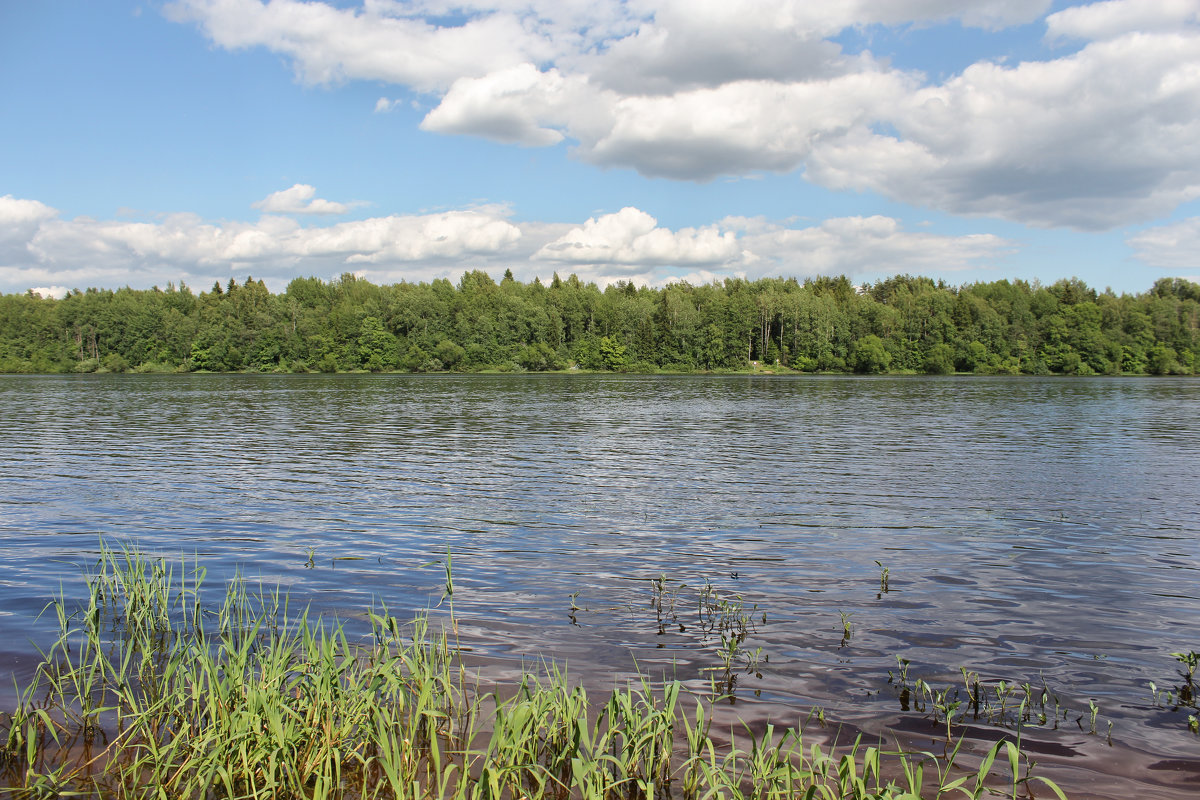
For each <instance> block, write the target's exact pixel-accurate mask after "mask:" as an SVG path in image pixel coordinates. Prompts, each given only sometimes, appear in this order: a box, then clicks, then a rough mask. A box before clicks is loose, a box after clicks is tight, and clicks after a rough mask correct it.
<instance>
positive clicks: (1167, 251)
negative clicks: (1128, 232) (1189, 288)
mask: <svg viewBox="0 0 1200 800" xmlns="http://www.w3.org/2000/svg"><path fill="white" fill-rule="evenodd" d="M1126 242H1127V243H1128V244H1129V246H1130V247H1132V248H1133V251H1134V256H1135V257H1136V258H1137V259H1138V260H1139V261H1141V262H1143V263H1145V264H1149V265H1150V266H1152V267H1167V268H1169V269H1197V268H1200V217H1192V218H1191V219H1185V220H1183V221H1182V222H1176V223H1174V224H1172V225H1163V226H1160V227H1156V228H1148V229H1146V230H1144V231H1142V232H1140V233H1137V234H1134V235H1132V236H1130V237H1129V238H1127V239H1126Z"/></svg>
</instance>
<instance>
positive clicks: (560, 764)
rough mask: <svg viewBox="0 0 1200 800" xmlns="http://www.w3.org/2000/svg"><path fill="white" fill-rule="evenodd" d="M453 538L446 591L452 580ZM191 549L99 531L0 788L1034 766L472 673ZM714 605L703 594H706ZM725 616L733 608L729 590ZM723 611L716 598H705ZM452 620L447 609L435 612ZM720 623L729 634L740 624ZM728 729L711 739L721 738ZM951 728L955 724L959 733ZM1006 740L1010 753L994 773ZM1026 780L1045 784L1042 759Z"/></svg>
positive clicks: (847, 780)
mask: <svg viewBox="0 0 1200 800" xmlns="http://www.w3.org/2000/svg"><path fill="white" fill-rule="evenodd" d="M450 570H451V567H450V560H449V557H448V558H447V561H446V592H445V595H444V597H443V599H447V598H449V599H451V600H452V599H453V581H452V576H451V572H450ZM203 581H204V570H203V569H202V568H201V567H199V566H198V565H195V564H193V565H191V566H189V565H187V564H186V563H181V564H179V565H175V566H172V565H170V564H168V563H167V562H165V561H161V560H158V559H151V558H147V557H145V556H144V555H142V554H140V553H139V552H138V551H136V550H123V551H119V552H118V551H113V550H110V549H107V548H105V549H103V552H102V555H101V558H100V560H99V563H98V564H97V566H96V568H95V569H93V570H92V571H91V572H90V573H89V574H88V575H87V586H88V595H87V601H86V602H85V603H83V604H82V605H81V606H80V607H78V608H68V605H67V603H66V602H65V600H62V599H60V601H59V602H57V603H55V604H54V610H55V613H56V614H57V616H58V621H59V625H60V636H59V639H58V641H57V642H56V643H55V645H54V646H52V647H51V648H50V649H49V650H48V651H47V652H45V653H44V654H43V660H42V663H41V665H40V666H39V668H38V669H37V672H36V675H35V677H34V678H33V679H32V680H31V682H30V683H29V684H28V685H26V686H25V687H23V688H21V689H20V692H19V698H18V701H17V703H16V707H15V708H14V709H13V711H11V712H9V713H5V714H0V742H2V743H3V747H2V749H0V790H2V791H5V792H7V793H8V794H9V795H11V796H14V797H28V798H50V797H85V798H101V797H103V798H197V799H199V798H229V799H231V800H232V799H234V798H237V799H239V800H240V799H243V798H244V799H245V800H260V798H261V799H262V800H265V799H266V798H305V799H306V800H309V799H311V800H323V799H324V798H355V799H356V800H357V798H366V799H371V798H431V799H432V798H437V799H438V800H442V799H443V798H462V800H503V798H512V800H518V799H519V798H534V797H537V798H554V799H556V800H566V799H567V798H580V799H581V800H609V799H611V800H640V799H643V798H644V799H645V800H657V799H658V798H668V797H679V798H684V799H685V800H707V799H708V798H729V800H738V799H740V798H764V799H765V798H785V797H800V796H803V797H809V798H830V800H832V798H864V799H865V798H877V799H879V800H886V799H887V798H893V799H895V800H899V799H900V798H920V797H941V796H944V795H946V794H947V793H954V794H961V795H964V796H967V797H972V798H976V797H980V796H981V795H982V794H983V793H984V792H985V791H987V790H989V788H990V789H997V788H998V782H1001V781H1002V782H1003V787H1004V793H1005V794H1009V795H1010V796H1012V797H1016V796H1018V792H1021V791H1024V787H1026V786H1027V785H1028V784H1030V783H1031V782H1032V781H1038V780H1041V779H1040V778H1036V777H1034V778H1031V777H1030V776H1029V775H1028V765H1027V763H1026V762H1025V761H1024V760H1023V759H1024V757H1023V755H1022V754H1021V753H1020V751H1019V748H1018V747H1017V746H1016V745H1015V744H1014V743H1012V742H1008V741H1002V742H1000V743H998V744H997V745H996V746H995V747H994V748H992V750H991V751H989V753H988V754H987V755H986V756H985V757H984V758H983V760H982V762H980V763H977V764H976V765H975V768H974V769H973V770H972V769H965V768H964V767H963V766H961V765H960V764H959V763H958V760H959V757H958V753H959V750H958V748H957V747H956V748H954V750H953V752H952V753H950V754H948V755H943V756H941V757H939V756H934V755H932V754H927V753H905V752H900V751H899V750H898V749H895V748H893V749H884V748H881V747H877V746H865V745H864V743H863V742H862V741H856V742H854V743H853V745H851V746H850V747H849V748H834V747H828V746H826V747H824V748H823V747H821V746H819V745H818V744H816V743H812V742H811V741H808V742H806V741H805V736H804V732H803V729H802V726H796V727H792V728H787V729H777V728H776V727H774V726H767V728H766V729H765V730H763V731H760V732H757V733H755V732H752V731H750V730H749V729H745V730H741V731H736V730H735V731H729V732H728V735H727V736H725V735H722V736H720V737H718V736H717V735H715V734H714V733H713V730H712V728H713V711H714V708H715V705H714V703H715V702H716V701H715V700H714V699H712V698H709V699H707V700H706V699H705V698H703V697H699V696H695V695H692V694H690V693H689V692H688V691H687V690H686V689H685V688H684V687H683V686H682V685H681V684H680V683H678V682H668V683H666V684H665V685H663V686H655V685H652V684H651V682H650V680H649V679H648V678H646V677H643V678H642V679H641V680H640V681H639V682H635V683H634V684H632V685H630V686H628V687H625V688H618V689H616V690H614V691H612V692H611V693H609V695H608V696H607V698H606V699H605V700H603V701H602V702H597V701H594V700H593V699H592V698H591V697H589V695H588V692H587V691H586V690H585V689H584V688H583V687H580V686H572V685H571V683H570V681H569V680H568V679H567V677H566V676H565V675H564V674H563V673H561V672H560V671H559V670H558V668H557V667H555V666H554V665H549V666H547V668H546V669H545V670H543V671H542V672H541V673H538V674H534V673H527V674H525V675H524V676H523V677H522V678H521V679H520V681H519V682H518V683H517V684H516V685H515V686H499V687H493V688H492V689H491V690H490V691H487V692H484V691H482V690H481V689H480V687H479V685H478V683H477V682H476V681H474V680H472V679H471V678H469V675H468V671H467V670H466V668H465V666H464V665H463V663H462V662H461V660H460V659H459V658H458V651H457V648H456V646H455V645H454V644H453V640H452V638H451V635H450V634H449V633H448V632H447V630H446V629H445V628H444V627H442V626H434V625H433V624H431V622H430V619H429V617H428V616H427V615H424V614H420V615H417V616H416V617H415V618H414V619H412V620H409V621H407V622H403V623H402V622H401V621H400V620H399V619H397V618H396V617H395V616H392V615H390V614H389V613H388V611H387V609H386V608H384V609H381V610H378V611H377V610H371V611H370V612H369V614H368V617H367V619H368V623H369V629H370V633H369V636H367V637H365V638H362V639H359V638H352V637H351V636H350V635H349V634H348V633H347V631H346V629H345V627H344V626H342V625H338V624H335V623H330V622H327V621H324V620H321V619H319V618H318V619H314V618H311V617H310V616H309V614H308V612H307V610H305V609H292V608H291V607H290V605H289V600H288V597H287V596H286V595H284V594H281V593H280V592H279V591H277V590H270V589H264V588H263V587H261V586H259V587H258V588H257V589H253V588H252V587H251V585H250V583H249V582H248V581H246V580H244V579H241V578H237V579H235V580H233V581H232V582H231V583H230V584H229V585H228V586H226V587H225V590H224V594H223V596H221V597H220V598H219V599H218V600H217V601H216V602H212V603H210V602H208V600H207V598H208V593H206V591H205V589H204V586H203ZM715 605H717V606H719V603H716V604H715ZM725 611H726V612H733V613H732V618H733V621H732V622H728V623H725V624H727V625H728V627H730V628H731V629H733V631H737V630H738V629H739V628H740V627H741V620H742V619H744V618H743V617H740V616H739V614H743V613H744V612H745V610H744V609H734V608H732V607H727V608H726V609H725ZM714 617H715V618H716V619H717V622H716V624H715V625H714V627H716V628H720V627H721V626H722V623H721V621H720V620H721V613H719V612H717V613H714ZM449 627H450V630H453V626H452V625H451V626H449ZM735 635H736V634H735ZM722 742H723V743H722ZM960 744H961V743H960ZM1002 754H1007V756H1008V758H1007V764H1008V775H1007V776H1005V775H1001V774H999V772H1001V771H1002V770H1001V771H998V774H997V775H996V776H994V777H993V776H992V772H993V771H994V770H993V768H994V766H995V762H996V761H997V757H998V756H1000V755H1002ZM1042 783H1043V784H1045V785H1046V786H1048V787H1050V789H1051V790H1052V791H1053V792H1054V794H1056V795H1057V796H1059V797H1062V796H1063V795H1062V792H1061V791H1060V790H1059V789H1058V787H1057V786H1054V785H1053V784H1052V783H1050V782H1049V781H1042Z"/></svg>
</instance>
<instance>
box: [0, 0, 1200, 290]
mask: <svg viewBox="0 0 1200 800" xmlns="http://www.w3.org/2000/svg"><path fill="white" fill-rule="evenodd" d="M474 269H482V270H484V271H486V272H488V273H489V274H491V275H493V276H494V277H499V276H500V275H502V274H503V272H504V270H505V269H511V270H512V272H513V274H514V275H515V276H516V277H517V278H518V279H520V280H523V281H530V280H532V279H533V278H535V277H540V278H542V279H543V280H548V279H549V278H550V277H551V276H552V275H553V274H554V273H556V272H557V273H558V274H560V275H562V276H566V275H568V274H571V273H575V274H577V275H579V276H580V277H581V278H583V279H585V280H592V281H596V282H598V283H600V284H601V285H607V284H609V283H612V282H615V281H632V282H634V283H636V284H639V285H642V284H649V285H653V286H661V285H664V284H666V283H669V282H672V281H679V280H686V281H688V282H691V283H693V284H699V283H707V282H709V281H713V280H718V281H719V280H723V279H724V278H727V277H734V276H736V277H745V278H749V279H756V278H759V277H764V276H785V277H792V276H794V277H796V278H799V279H804V278H808V277H814V276H818V275H846V276H849V277H850V279H851V280H852V281H853V282H854V283H856V284H860V283H866V282H874V281H878V280H881V279H884V278H887V277H889V276H892V275H897V274H909V275H924V276H928V277H930V278H934V279H935V280H945V281H946V282H947V283H949V284H951V285H956V286H957V285H963V284H967V283H973V282H977V281H993V280H1000V279H1010V280H1012V279H1022V280H1027V281H1034V280H1038V281H1041V282H1042V283H1044V284H1049V283H1052V282H1054V281H1057V280H1060V279H1062V278H1071V277H1077V278H1079V279H1081V280H1083V281H1085V282H1087V283H1088V284H1089V285H1091V286H1093V287H1094V288H1096V289H1098V290H1103V289H1105V288H1109V287H1111V288H1112V289H1113V290H1114V291H1116V292H1118V293H1121V292H1130V293H1137V292H1144V291H1146V290H1147V289H1148V288H1150V286H1151V285H1152V284H1153V283H1154V281H1155V280H1157V279H1159V278H1162V277H1179V278H1186V279H1189V280H1197V281H1200V0H1104V2H1092V3H1088V2H1080V3H1070V2H1058V1H1057V0H625V2H603V0H600V1H598V0H457V1H456V2H453V1H451V2H446V1H443V0H414V1H412V2H406V1H404V0H362V2H352V1H350V0H324V1H322V2H317V1H316V0H309V1H307V2H300V1H299V0H271V2H260V1H259V0H172V1H171V2H154V1H153V0H150V1H143V2H124V1H123V0H105V2H94V0H39V2H23V0H0V292H4V293H14V292H25V291H27V290H30V289H33V290H34V291H36V292H38V293H41V294H43V296H50V295H54V296H61V295H62V294H63V293H65V292H66V291H67V290H68V289H86V288H89V287H97V288H112V289H116V288H120V287H122V286H130V287H133V288H149V287H151V286H155V285H157V286H160V287H166V286H167V285H168V284H169V283H173V284H175V285H178V284H179V283H180V282H181V281H182V282H186V284H187V285H189V286H192V287H194V288H196V289H198V290H199V289H206V288H208V287H209V286H211V285H212V283H213V282H214V281H216V280H220V281H222V282H225V281H227V280H228V279H229V278H230V277H234V278H236V279H237V280H238V281H239V282H240V281H242V280H243V279H244V278H245V277H247V276H253V277H254V278H255V279H262V280H263V281H265V282H266V284H267V285H268V286H269V287H270V288H271V289H272V290H275V291H281V290H283V289H284V288H285V287H286V286H287V284H288V282H289V281H290V280H292V279H293V278H295V277H311V276H316V277H319V278H323V279H335V278H337V277H338V276H340V275H342V274H344V273H354V274H356V275H358V276H360V277H365V278H367V279H369V280H371V281H373V282H376V283H395V282H399V281H410V282H411V281H429V280H432V279H435V278H442V277H445V278H449V279H450V280H451V281H452V282H457V280H458V278H459V277H460V276H461V275H462V273H463V272H465V271H468V270H474Z"/></svg>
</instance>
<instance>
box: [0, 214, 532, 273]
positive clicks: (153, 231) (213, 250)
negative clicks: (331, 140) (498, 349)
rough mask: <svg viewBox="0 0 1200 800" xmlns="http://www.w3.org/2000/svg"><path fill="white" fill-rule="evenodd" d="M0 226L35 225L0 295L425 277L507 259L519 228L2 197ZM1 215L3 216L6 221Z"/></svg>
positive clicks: (471, 218)
mask: <svg viewBox="0 0 1200 800" xmlns="http://www.w3.org/2000/svg"><path fill="white" fill-rule="evenodd" d="M3 201H4V202H0V220H3V219H6V218H8V217H11V218H22V219H32V220H33V223H32V224H31V225H29V226H27V227H26V228H25V229H24V233H23V238H22V237H18V236H15V235H14V234H13V230H14V228H8V227H6V226H4V225H3V223H2V222H0V229H3V230H6V231H7V233H6V235H7V236H8V237H9V238H8V239H6V240H5V242H4V243H3V246H0V290H3V291H25V289H26V288H27V287H30V286H45V287H51V288H53V287H54V286H60V287H61V286H81V287H82V286H114V285H116V286H122V285H126V284H132V285H144V286H149V285H151V284H155V283H157V284H165V283H166V282H168V281H177V280H180V279H184V280H187V281H189V282H192V283H195V282H197V281H199V280H205V281H206V280H212V279H214V277H218V278H219V277H221V276H228V275H230V274H231V273H234V272H242V271H253V273H254V274H256V275H257V276H258V277H261V278H267V279H271V278H275V279H276V281H275V282H276V283H280V282H286V279H288V278H290V277H292V276H293V275H295V274H298V273H299V274H325V275H335V274H338V273H340V272H342V271H345V270H346V269H348V268H350V269H365V270H368V271H370V270H376V269H377V270H388V271H389V274H393V275H399V274H405V275H407V276H408V277H411V278H414V279H423V278H427V277H430V276H431V275H435V274H439V273H440V272H443V271H446V270H461V269H462V268H463V266H464V265H468V264H470V263H471V262H472V259H483V260H487V259H490V258H493V257H499V256H500V255H502V254H505V253H508V252H511V251H512V250H513V249H514V247H515V246H516V245H517V244H518V243H519V241H520V239H521V230H520V228H518V227H517V226H516V225H514V224H512V223H511V222H509V221H508V220H507V216H508V214H509V212H508V210H507V209H505V208H502V207H497V206H484V207H479V208H470V209H460V210H453V211H444V212H440V213H430V214H412V215H401V214H396V215H389V216H383V217H374V218H369V219H364V220H356V221H349V222H341V223H338V224H336V225H331V226H325V227H322V226H304V225H301V224H300V223H299V222H297V221H296V220H294V219H292V218H290V217H283V216H276V215H265V216H263V217H262V218H261V219H259V220H258V221H257V222H240V221H227V222H222V223H214V222H210V221H206V220H204V219H202V218H200V217H198V216H196V215H194V214H172V215H167V216H165V217H162V218H161V219H158V220H156V221H152V222H131V221H124V220H95V219H91V218H88V217H76V218H74V219H69V220H68V219H62V218H61V217H59V216H58V214H57V212H54V211H53V209H48V207H46V206H44V205H42V204H40V203H37V202H36V201H20V200H16V199H14V198H11V197H8V198H3ZM5 215H7V217H6V216H5Z"/></svg>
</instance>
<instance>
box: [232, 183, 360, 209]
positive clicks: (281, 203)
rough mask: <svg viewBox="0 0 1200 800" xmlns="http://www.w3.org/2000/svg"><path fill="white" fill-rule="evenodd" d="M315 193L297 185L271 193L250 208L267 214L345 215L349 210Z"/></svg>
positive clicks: (308, 187)
mask: <svg viewBox="0 0 1200 800" xmlns="http://www.w3.org/2000/svg"><path fill="white" fill-rule="evenodd" d="M316 193H317V190H316V189H315V188H314V187H312V186H309V185H308V184H306V183H297V184H295V185H294V186H292V187H291V188H290V189H283V190H280V191H278V192H272V193H271V194H269V195H267V196H266V197H265V198H264V199H262V200H259V201H258V202H257V203H253V204H252V206H253V207H254V208H257V209H260V210H262V211H265V212H266V213H268V214H345V213H346V212H347V211H348V210H349V208H350V207H349V206H348V205H346V204H345V203H335V202H334V201H332V200H323V199H321V198H320V197H316V196H315V195H316Z"/></svg>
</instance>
